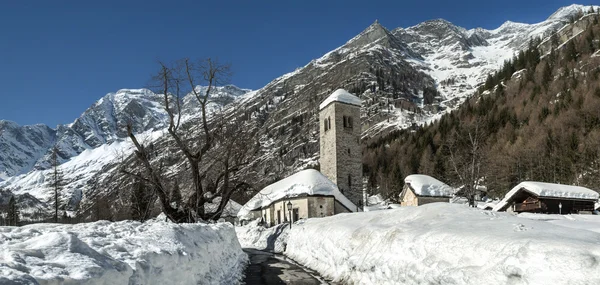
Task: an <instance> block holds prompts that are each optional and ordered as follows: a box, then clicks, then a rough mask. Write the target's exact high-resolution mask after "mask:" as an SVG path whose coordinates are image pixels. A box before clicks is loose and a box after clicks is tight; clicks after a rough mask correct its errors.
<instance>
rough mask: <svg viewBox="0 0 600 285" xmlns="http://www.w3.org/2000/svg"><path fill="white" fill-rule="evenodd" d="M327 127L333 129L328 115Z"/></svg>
mask: <svg viewBox="0 0 600 285" xmlns="http://www.w3.org/2000/svg"><path fill="white" fill-rule="evenodd" d="M327 129H331V118H330V117H327Z"/></svg>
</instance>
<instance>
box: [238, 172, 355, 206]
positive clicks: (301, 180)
mask: <svg viewBox="0 0 600 285" xmlns="http://www.w3.org/2000/svg"><path fill="white" fill-rule="evenodd" d="M306 195H308V196H311V195H314V196H316V195H328V196H333V197H334V198H335V199H336V200H337V201H338V202H340V203H341V204H342V205H344V207H346V208H348V210H350V211H355V210H356V205H354V203H352V202H351V201H350V200H348V198H346V196H344V195H343V194H342V193H341V192H340V190H339V189H338V187H337V185H335V183H333V182H332V181H331V180H329V179H328V178H327V177H325V176H324V175H323V174H321V172H319V171H317V170H314V169H307V170H302V171H300V172H297V173H296V174H294V175H291V176H289V177H287V178H284V179H282V180H279V181H278V182H275V183H273V184H271V185H269V186H267V187H265V188H263V189H262V190H260V192H259V193H258V194H256V195H255V196H254V197H252V198H251V199H250V200H249V201H248V202H247V203H246V204H244V206H242V208H241V209H240V211H239V212H238V214H237V216H238V217H239V218H243V217H245V216H246V215H248V213H250V211H254V210H258V209H260V208H263V207H267V206H270V205H271V204H272V203H273V202H276V201H279V200H282V199H285V198H294V197H299V196H306Z"/></svg>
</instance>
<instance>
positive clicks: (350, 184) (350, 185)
mask: <svg viewBox="0 0 600 285" xmlns="http://www.w3.org/2000/svg"><path fill="white" fill-rule="evenodd" d="M348 188H352V175H350V174H348Z"/></svg>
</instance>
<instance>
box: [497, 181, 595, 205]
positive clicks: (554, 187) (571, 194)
mask: <svg viewBox="0 0 600 285" xmlns="http://www.w3.org/2000/svg"><path fill="white" fill-rule="evenodd" d="M522 189H525V190H527V191H529V192H531V193H533V194H535V195H537V196H538V197H550V198H567V199H582V200H598V196H599V195H600V194H598V192H596V191H594V190H591V189H588V188H585V187H581V186H573V185H563V184H554V183H545V182H535V181H525V182H521V183H519V184H518V185H517V186H515V187H514V188H513V189H511V190H510V191H508V193H506V195H504V199H502V201H500V203H498V205H496V206H495V207H494V209H493V210H494V211H501V210H503V209H504V208H505V207H506V205H507V204H508V203H509V201H510V200H511V199H512V197H513V196H515V195H516V194H517V193H519V191H521V190H522Z"/></svg>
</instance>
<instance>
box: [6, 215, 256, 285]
mask: <svg viewBox="0 0 600 285" xmlns="http://www.w3.org/2000/svg"><path fill="white" fill-rule="evenodd" d="M246 263H247V256H246V254H245V253H244V252H243V251H242V250H241V247H240V244H239V242H238V240H237V238H236V235H235V231H234V229H233V226H231V224H228V223H222V224H211V225H207V224H173V223H168V222H164V219H161V220H160V221H159V220H151V221H148V222H146V223H139V222H133V221H122V222H114V223H111V222H107V221H99V222H94V223H85V224H76V225H62V224H61V225H58V224H34V225H28V226H23V227H0V284H236V283H239V281H240V280H241V278H242V276H243V270H244V267H245V265H246Z"/></svg>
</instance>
